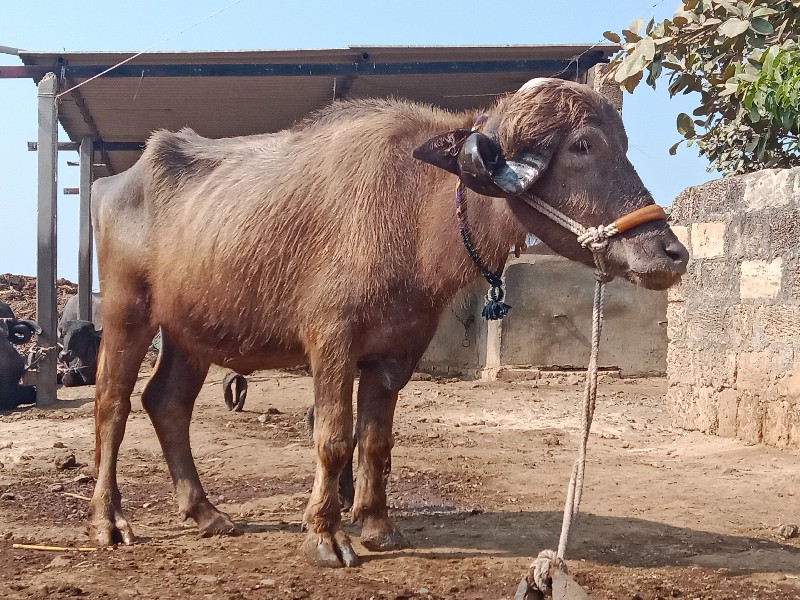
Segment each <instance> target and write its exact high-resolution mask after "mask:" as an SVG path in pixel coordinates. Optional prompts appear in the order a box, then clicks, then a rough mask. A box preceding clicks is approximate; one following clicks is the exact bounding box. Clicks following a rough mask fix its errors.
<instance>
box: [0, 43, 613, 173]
mask: <svg viewBox="0 0 800 600" xmlns="http://www.w3.org/2000/svg"><path fill="white" fill-rule="evenodd" d="M616 50H617V47H616V46H614V45H607V44H603V45H595V46H588V45H583V46H582V45H567V46H478V47H475V46H440V47H435V46H434V47H430V46H428V47H421V46H411V47H396V46H395V47H360V46H356V47H350V48H342V49H329V50H269V51H234V52H229V51H226V52H168V53H147V54H145V55H143V56H141V57H138V58H137V59H135V60H133V61H131V62H128V63H126V64H125V65H124V66H122V67H119V68H118V69H115V70H114V71H112V72H111V73H109V74H107V75H104V76H102V77H100V78H98V79H95V80H94V81H91V82H89V83H87V84H86V85H84V86H82V87H81V88H79V89H77V90H75V91H73V92H69V93H67V94H65V95H64V96H62V97H61V102H60V104H59V108H58V111H59V121H60V122H61V124H62V126H63V127H64V129H65V131H66V132H67V135H68V136H69V137H70V139H71V140H72V141H75V142H78V141H80V140H81V139H82V138H84V137H91V138H93V139H94V140H96V141H98V140H102V141H104V142H109V143H110V144H109V148H113V147H114V144H113V143H117V142H136V143H139V142H143V141H145V140H146V139H147V138H148V137H149V135H150V133H151V132H152V131H154V130H156V129H162V128H166V129H170V130H177V129H180V128H181V127H191V128H192V129H194V130H195V131H197V132H198V133H200V134H201V135H204V136H208V137H213V138H218V137H229V136H236V135H248V134H254V133H264V132H271V131H278V130H280V129H284V128H286V127H289V126H291V125H292V124H293V123H294V122H296V121H298V120H299V119H301V118H303V117H305V116H306V115H307V114H308V113H310V112H313V111H315V110H318V109H320V108H322V107H324V106H326V105H327V104H329V103H330V102H331V101H332V100H334V99H342V98H364V97H389V96H395V97H404V98H409V99H412V100H417V101H421V102H427V103H430V104H435V105H437V106H441V107H443V108H447V109H451V110H462V109H477V108H480V107H483V106H487V105H489V104H491V103H492V101H493V100H494V99H495V98H496V97H497V96H498V95H502V94H504V93H507V92H510V91H513V90H516V89H518V88H519V86H520V85H522V84H523V83H524V82H525V81H527V80H528V79H530V78H532V77H547V76H557V77H562V78H565V79H573V80H579V81H582V80H583V79H584V77H585V74H586V71H587V70H588V69H589V68H590V67H592V66H594V65H595V64H597V63H598V62H605V61H606V60H607V59H608V57H609V56H610V55H611V54H613V53H614V52H615V51H616ZM131 54H133V53H121V52H114V53H110V52H67V53H57V52H27V51H21V52H20V53H19V56H20V58H21V60H22V61H23V63H24V64H25V65H26V66H27V69H26V70H25V75H26V76H31V77H33V78H34V79H35V80H37V81H38V79H39V78H40V77H41V76H43V75H44V73H45V72H47V71H53V72H55V73H56V75H58V76H59V77H60V78H61V82H60V90H61V91H62V92H63V91H65V90H68V89H69V88H71V87H73V86H75V85H77V84H78V83H81V82H82V81H86V79H87V78H89V77H91V76H92V75H94V74H97V73H100V72H101V71H102V70H104V69H105V68H108V67H110V66H112V65H114V64H117V63H119V62H121V61H123V60H125V59H126V58H128V57H129V56H131ZM0 76H6V75H5V74H4V73H2V72H0ZM99 147H100V148H102V145H100V146H99ZM122 147H125V146H122ZM119 148H120V146H119V145H117V149H116V150H114V151H110V150H106V151H101V160H102V162H103V163H104V164H105V165H106V167H98V168H96V169H95V175H96V176H102V175H106V174H109V173H118V172H120V171H123V170H125V169H127V168H128V167H130V166H131V165H132V164H133V163H134V162H135V161H136V159H137V158H138V156H139V152H138V151H136V150H135V149H134V150H133V151H131V150H123V151H121V150H119Z"/></svg>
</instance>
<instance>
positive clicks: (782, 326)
mask: <svg viewBox="0 0 800 600" xmlns="http://www.w3.org/2000/svg"><path fill="white" fill-rule="evenodd" d="M755 315H756V322H755V327H754V331H753V333H754V335H757V336H760V337H761V339H762V340H764V341H765V342H767V343H770V344H775V343H781V342H783V343H786V344H790V345H791V344H793V343H795V342H796V341H798V335H800V306H799V305H795V304H773V305H763V306H759V307H758V309H757V310H756V312H755Z"/></svg>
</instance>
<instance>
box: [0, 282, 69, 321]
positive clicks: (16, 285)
mask: <svg viewBox="0 0 800 600" xmlns="http://www.w3.org/2000/svg"><path fill="white" fill-rule="evenodd" d="M56 287H57V289H58V312H59V314H61V311H63V310H64V306H65V305H66V304H67V300H68V299H69V297H70V296H74V295H75V294H77V293H78V284H76V283H72V282H71V281H69V280H68V279H59V280H58V281H57V282H56ZM0 302H5V303H7V304H8V305H10V306H11V310H13V311H14V315H16V317H17V318H18V319H31V320H35V319H36V277H29V276H27V275H12V274H11V273H6V274H5V275H0Z"/></svg>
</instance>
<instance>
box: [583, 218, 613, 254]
mask: <svg viewBox="0 0 800 600" xmlns="http://www.w3.org/2000/svg"><path fill="white" fill-rule="evenodd" d="M618 233H619V230H618V229H617V226H616V225H615V224H614V223H611V225H598V226H597V227H587V228H586V230H585V231H584V232H583V233H581V234H580V235H579V236H578V243H579V244H580V245H581V246H583V247H584V248H589V250H591V251H592V252H600V251H602V250H605V249H606V247H607V246H608V240H609V238H611V237H613V236H615V235H617V234H618Z"/></svg>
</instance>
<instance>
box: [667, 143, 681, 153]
mask: <svg viewBox="0 0 800 600" xmlns="http://www.w3.org/2000/svg"><path fill="white" fill-rule="evenodd" d="M680 145H681V142H675V143H674V144H672V146H670V147H669V154H670V156H675V154H676V153H677V152H678V146H680Z"/></svg>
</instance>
